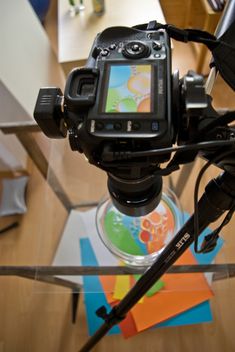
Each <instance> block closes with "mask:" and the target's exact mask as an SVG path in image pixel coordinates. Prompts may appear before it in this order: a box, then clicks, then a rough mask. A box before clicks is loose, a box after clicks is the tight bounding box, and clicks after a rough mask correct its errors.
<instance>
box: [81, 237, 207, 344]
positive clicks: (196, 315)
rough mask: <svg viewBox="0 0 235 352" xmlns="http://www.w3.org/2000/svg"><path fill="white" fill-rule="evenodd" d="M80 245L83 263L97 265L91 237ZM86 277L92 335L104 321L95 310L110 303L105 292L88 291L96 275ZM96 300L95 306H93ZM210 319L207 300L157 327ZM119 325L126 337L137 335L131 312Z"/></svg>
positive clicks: (87, 302)
mask: <svg viewBox="0 0 235 352" xmlns="http://www.w3.org/2000/svg"><path fill="white" fill-rule="evenodd" d="M81 241H82V242H81ZM80 245H81V254H82V265H97V260H96V258H95V255H94V252H93V249H92V247H91V245H90V243H89V239H82V240H80ZM84 279H85V277H84ZM86 279H89V280H84V291H85V293H84V295H85V306H86V312H87V320H88V328H89V334H90V335H92V334H93V333H94V332H95V331H96V330H97V329H98V328H99V327H100V325H101V323H102V321H101V320H100V319H99V318H98V317H97V316H96V314H95V311H96V310H97V308H99V307H100V306H102V305H106V306H108V305H107V301H106V299H105V295H104V294H99V295H97V294H96V295H94V294H92V293H88V291H89V289H91V288H93V286H92V287H91V286H90V282H89V281H94V280H95V277H93V276H90V277H86ZM87 281H88V282H87ZM114 282H115V280H114ZM95 287H96V288H97V282H95ZM94 297H95V299H94ZM94 302H95V307H93V305H94ZM115 303H117V302H113V303H112V305H114V304H115ZM208 321H211V313H210V305H209V302H208V301H207V302H204V303H202V304H201V305H198V306H196V307H193V308H191V309H189V310H188V311H187V312H184V313H182V314H179V315H178V316H177V317H174V318H172V319H169V320H167V321H165V322H164V323H161V324H159V325H156V327H158V326H161V327H163V326H175V325H186V324H195V323H202V322H208ZM119 325H120V328H121V330H122V333H123V336H124V337H125V338H128V337H131V336H134V335H136V333H138V332H137V330H136V326H135V322H134V319H133V317H132V315H131V314H130V313H129V314H127V317H126V319H125V320H124V321H122V322H121V323H120V324H119Z"/></svg>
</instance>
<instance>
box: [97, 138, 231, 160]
mask: <svg viewBox="0 0 235 352" xmlns="http://www.w3.org/2000/svg"><path fill="white" fill-rule="evenodd" d="M232 145H235V140H215V141H210V142H200V143H194V144H187V145H181V146H177V147H169V148H160V149H152V150H144V151H139V152H130V151H127V152H123V151H122V152H109V153H108V154H110V153H112V154H113V160H121V159H125V157H126V158H127V159H130V158H139V157H145V156H152V155H163V154H168V153H172V152H183V151H195V150H202V149H206V148H214V147H224V146H232ZM103 160H104V161H106V160H107V159H106V160H105V155H104V156H103ZM107 161H108V160H107ZM109 161H110V160H109Z"/></svg>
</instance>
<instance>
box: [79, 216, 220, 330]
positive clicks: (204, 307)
mask: <svg viewBox="0 0 235 352" xmlns="http://www.w3.org/2000/svg"><path fill="white" fill-rule="evenodd" d="M87 215H88V214H87ZM92 215H93V214H92ZM87 219H88V216H87ZM208 232H210V230H209V229H207V230H205V231H204V235H205V234H206V233H208ZM93 236H94V234H93ZM93 236H92V239H93ZM89 238H91V236H90V235H89ZM202 240H203V235H201V236H200V238H199V243H200V242H201V241H202ZM92 242H93V241H92ZM222 243H223V241H222V240H219V243H218V245H217V247H216V248H215V250H214V251H212V252H211V253H208V254H203V255H202V254H201V255H196V257H197V260H198V262H199V263H203V264H204V263H209V262H211V261H212V260H213V259H214V257H215V255H216V254H217V252H218V251H219V249H220V248H221V246H222ZM192 247H193V245H192V246H191V248H192ZM86 255H87V253H86ZM99 257H100V256H99V255H98V258H99ZM102 258H104V256H102ZM98 262H99V259H98ZM99 264H100V263H99ZM187 264H188V263H187ZM89 265H96V264H94V263H89ZM177 276H178V275H177ZM102 279H103V280H106V279H107V277H102V278H101V281H102ZM108 279H109V280H108V282H102V284H103V289H104V291H105V292H106V296H107V299H108V301H109V302H110V303H112V301H113V297H112V292H113V287H114V285H115V277H109V278H108ZM84 289H85V292H86V291H87V289H86V287H84ZM188 294H190V292H188ZM96 298H97V297H96ZM98 305H99V306H100V305H102V303H100V304H98ZM112 305H113V303H112ZM204 321H211V313H210V307H209V302H204V303H201V304H199V305H197V306H195V307H193V308H191V309H188V310H187V311H185V312H183V313H181V314H178V315H177V316H175V317H173V318H170V319H167V320H165V321H164V322H162V323H160V324H157V325H156V327H158V326H173V325H184V324H193V323H199V322H204ZM126 322H127V323H126ZM120 327H121V330H122V331H123V332H124V335H125V337H129V336H132V335H134V334H136V333H137V331H136V327H135V322H134V320H133V317H132V316H131V315H130V314H128V316H127V318H126V319H125V320H124V321H123V322H122V323H121V324H120Z"/></svg>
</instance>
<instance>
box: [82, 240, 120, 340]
mask: <svg viewBox="0 0 235 352" xmlns="http://www.w3.org/2000/svg"><path fill="white" fill-rule="evenodd" d="M80 247H81V260H82V264H83V265H84V266H85V265H97V266H98V263H97V260H96V257H95V255H94V252H93V250H92V247H91V245H90V242H89V240H88V239H80ZM91 263H92V264H91ZM83 280H84V282H83V284H84V289H85V307H86V316H87V322H88V332H89V335H93V334H94V333H95V332H96V330H98V329H99V327H100V326H101V325H102V324H103V320H102V319H101V318H99V317H98V316H97V315H96V311H97V309H98V308H100V307H101V306H106V307H107V310H108V311H109V310H110V309H111V308H110V306H109V305H108V304H107V300H106V297H105V295H104V293H102V287H101V285H100V282H99V278H98V277H97V276H84V278H83ZM95 290H98V291H97V292H96V293H94V292H95ZM119 333H120V329H119V327H118V325H116V326H114V327H113V328H112V329H111V330H110V331H109V334H119Z"/></svg>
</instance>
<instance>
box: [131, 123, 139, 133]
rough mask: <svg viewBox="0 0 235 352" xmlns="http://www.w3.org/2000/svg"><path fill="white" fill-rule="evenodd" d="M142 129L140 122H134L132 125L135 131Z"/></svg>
mask: <svg viewBox="0 0 235 352" xmlns="http://www.w3.org/2000/svg"><path fill="white" fill-rule="evenodd" d="M139 129H140V123H139V122H133V123H132V130H133V131H138V130H139Z"/></svg>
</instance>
